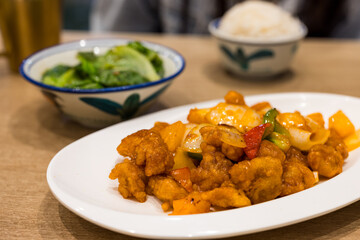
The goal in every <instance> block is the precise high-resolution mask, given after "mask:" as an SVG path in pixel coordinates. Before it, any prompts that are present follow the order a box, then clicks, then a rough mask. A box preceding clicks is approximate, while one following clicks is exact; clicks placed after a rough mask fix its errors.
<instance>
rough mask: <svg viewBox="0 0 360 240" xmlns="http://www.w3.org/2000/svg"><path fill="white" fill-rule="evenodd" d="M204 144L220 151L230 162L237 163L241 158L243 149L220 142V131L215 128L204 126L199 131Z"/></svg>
mask: <svg viewBox="0 0 360 240" xmlns="http://www.w3.org/2000/svg"><path fill="white" fill-rule="evenodd" d="M200 133H201V136H202V137H203V140H204V142H206V143H207V144H209V145H212V146H214V147H217V148H219V149H221V150H220V151H221V152H222V153H223V154H224V155H225V156H226V157H227V158H229V159H230V160H232V161H235V162H238V161H240V160H241V158H242V156H243V153H244V151H243V149H242V148H240V147H235V146H232V145H230V144H227V143H225V142H223V141H222V140H221V137H222V134H223V133H222V131H221V129H219V128H217V127H216V126H206V127H203V128H201V129H200Z"/></svg>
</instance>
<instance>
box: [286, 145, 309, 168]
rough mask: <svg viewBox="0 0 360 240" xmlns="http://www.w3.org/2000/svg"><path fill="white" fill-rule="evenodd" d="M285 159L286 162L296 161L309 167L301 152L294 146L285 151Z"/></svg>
mask: <svg viewBox="0 0 360 240" xmlns="http://www.w3.org/2000/svg"><path fill="white" fill-rule="evenodd" d="M286 161H287V162H298V163H300V164H302V165H304V166H305V167H309V163H308V161H307V158H306V156H305V155H304V154H302V152H301V151H300V150H299V149H297V148H295V147H290V148H289V150H288V151H287V152H286Z"/></svg>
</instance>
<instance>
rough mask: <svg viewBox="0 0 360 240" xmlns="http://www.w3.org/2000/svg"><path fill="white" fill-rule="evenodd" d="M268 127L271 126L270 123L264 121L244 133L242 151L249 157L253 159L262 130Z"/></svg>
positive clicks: (258, 147)
mask: <svg viewBox="0 0 360 240" xmlns="http://www.w3.org/2000/svg"><path fill="white" fill-rule="evenodd" d="M269 127H272V124H271V123H264V124H261V125H259V126H256V127H254V128H252V129H251V130H250V131H247V132H246V133H245V134H244V139H245V143H246V147H245V148H244V152H245V154H246V156H248V158H249V159H253V158H255V157H256V156H257V154H258V152H259V149H260V144H261V140H262V137H263V135H264V132H265V130H266V128H269Z"/></svg>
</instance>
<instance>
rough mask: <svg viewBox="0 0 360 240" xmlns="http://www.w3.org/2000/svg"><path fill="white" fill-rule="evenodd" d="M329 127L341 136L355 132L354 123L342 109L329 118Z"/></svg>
mask: <svg viewBox="0 0 360 240" xmlns="http://www.w3.org/2000/svg"><path fill="white" fill-rule="evenodd" d="M329 128H332V129H334V130H335V131H336V132H337V133H338V134H339V136H340V137H341V138H345V137H347V136H349V135H351V134H353V133H354V132H355V127H354V125H353V124H352V122H351V121H350V119H349V118H348V117H347V116H346V115H345V114H344V113H343V111H341V110H339V111H337V112H336V113H335V114H334V115H332V116H331V117H330V118H329Z"/></svg>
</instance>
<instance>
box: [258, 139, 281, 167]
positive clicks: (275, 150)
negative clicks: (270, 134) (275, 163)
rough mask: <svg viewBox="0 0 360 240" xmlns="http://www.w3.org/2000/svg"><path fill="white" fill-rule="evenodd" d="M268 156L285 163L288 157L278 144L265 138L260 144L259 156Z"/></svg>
mask: <svg viewBox="0 0 360 240" xmlns="http://www.w3.org/2000/svg"><path fill="white" fill-rule="evenodd" d="M266 156H270V157H274V158H278V159H280V161H281V163H284V161H285V158H286V156H285V153H284V152H283V151H282V150H281V149H280V148H279V147H278V146H276V145H275V144H274V143H272V142H270V141H268V140H263V141H261V144H260V149H259V153H258V157H266Z"/></svg>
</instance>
